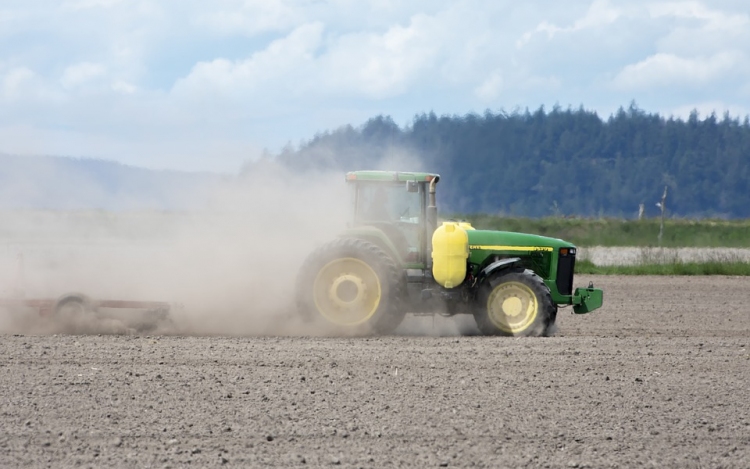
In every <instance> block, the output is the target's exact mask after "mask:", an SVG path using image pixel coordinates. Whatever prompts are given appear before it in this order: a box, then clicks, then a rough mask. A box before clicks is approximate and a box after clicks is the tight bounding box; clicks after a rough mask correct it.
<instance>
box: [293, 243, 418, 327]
mask: <svg viewBox="0 0 750 469" xmlns="http://www.w3.org/2000/svg"><path fill="white" fill-rule="evenodd" d="M404 284H405V280H404V279H403V273H402V272H401V271H400V270H399V269H398V267H397V266H396V264H395V262H394V261H393V259H391V257H390V256H389V255H388V254H386V253H385V251H383V250H382V249H381V248H380V247H378V246H376V245H375V244H372V243H370V242H368V241H365V240H362V239H356V238H340V239H336V240H334V241H332V242H330V243H328V244H326V245H324V246H322V247H321V248H319V249H318V250H317V251H315V252H313V253H312V254H311V255H310V257H308V258H307V260H306V261H305V262H304V264H303V266H302V268H301V270H300V273H299V276H298V278H297V306H298V309H299V311H300V313H302V314H303V317H305V318H308V319H315V320H322V321H323V322H324V323H325V324H327V325H328V326H331V327H333V328H334V329H336V330H337V332H344V333H353V334H368V333H381V334H382V333H385V334H387V333H390V332H393V330H395V329H396V327H398V325H399V324H400V323H401V321H402V320H403V318H404V310H403V308H402V307H401V306H402V305H401V304H400V303H401V298H402V291H403V288H404Z"/></svg>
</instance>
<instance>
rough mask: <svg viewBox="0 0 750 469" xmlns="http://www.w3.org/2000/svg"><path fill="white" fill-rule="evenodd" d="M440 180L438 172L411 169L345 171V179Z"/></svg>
mask: <svg viewBox="0 0 750 469" xmlns="http://www.w3.org/2000/svg"><path fill="white" fill-rule="evenodd" d="M433 179H435V182H437V181H439V180H440V175H439V174H434V173H415V172H411V171H350V172H348V173H346V180H347V181H379V182H388V181H393V182H405V181H432V180H433Z"/></svg>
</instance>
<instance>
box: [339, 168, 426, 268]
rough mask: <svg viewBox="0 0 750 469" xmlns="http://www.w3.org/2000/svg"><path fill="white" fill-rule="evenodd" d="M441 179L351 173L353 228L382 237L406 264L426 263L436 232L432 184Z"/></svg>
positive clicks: (386, 244) (400, 174)
mask: <svg viewBox="0 0 750 469" xmlns="http://www.w3.org/2000/svg"><path fill="white" fill-rule="evenodd" d="M438 178H439V176H438V175H436V174H428V173H412V172H394V171H355V172H350V173H347V175H346V180H347V182H349V183H350V184H351V186H352V188H353V190H354V217H353V223H352V226H351V227H350V228H351V229H353V230H357V231H359V230H370V232H371V235H372V237H377V238H380V239H378V240H377V241H378V244H381V245H384V246H383V247H385V248H387V249H388V250H390V251H392V252H393V253H394V254H395V255H396V256H397V257H398V258H400V259H401V260H402V261H403V263H405V264H414V266H415V267H416V266H417V264H419V265H422V266H423V265H424V264H425V262H426V260H427V259H426V258H427V256H426V254H427V252H428V247H429V246H428V243H429V242H430V239H431V236H432V231H434V228H433V229H430V228H429V226H430V225H431V224H430V223H427V220H426V218H427V217H426V213H427V207H428V203H429V200H428V193H429V185H430V182H432V181H433V180H434V181H437V179H438ZM433 187H434V186H433ZM371 230H377V231H379V232H381V233H382V234H378V233H376V232H375V231H371ZM389 244H392V246H390V245H389Z"/></svg>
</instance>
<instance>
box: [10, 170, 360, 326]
mask: <svg viewBox="0 0 750 469" xmlns="http://www.w3.org/2000/svg"><path fill="white" fill-rule="evenodd" d="M348 189H349V188H347V187H346V184H345V182H344V177H343V174H342V173H341V172H340V171H337V172H333V171H330V172H317V173H315V172H308V173H306V174H295V173H294V172H292V171H289V170H286V169H284V168H282V167H280V166H278V165H275V164H273V163H267V164H258V165H254V166H253V167H252V168H250V169H249V170H248V171H246V172H244V173H243V174H242V175H240V176H233V177H226V178H225V179H224V180H223V181H221V183H220V184H216V185H215V187H214V188H213V190H212V191H211V192H210V194H209V195H208V197H205V198H204V200H203V201H202V204H201V205H200V206H199V207H197V208H196V209H194V210H182V211H164V212H160V211H154V210H138V211H111V210H108V211H104V210H64V211H62V210H49V211H44V210H4V211H3V213H2V217H3V221H2V225H1V226H2V228H0V242H2V244H0V259H2V262H1V263H0V265H1V267H0V285H1V287H0V297H2V298H3V300H2V301H3V303H2V305H1V306H0V331H2V332H26V333H50V332H82V333H91V332H99V333H109V332H111V333H122V332H127V331H128V327H129V326H128V323H129V322H132V321H128V319H129V318H128V316H130V318H133V317H139V316H140V314H139V312H138V311H129V310H120V309H118V310H112V311H109V310H108V311H107V314H108V315H109V316H111V318H113V319H109V320H107V321H101V322H100V323H99V324H97V326H96V327H95V328H93V329H92V328H91V327H90V324H88V323H87V322H84V323H81V324H77V325H75V324H70V323H68V324H66V326H65V327H60V325H59V324H57V325H56V324H54V321H50V320H49V319H50V318H47V317H40V316H39V315H38V314H34V313H35V312H36V310H37V308H30V307H28V305H29V302H28V300H38V299H47V300H50V301H55V300H57V299H58V298H60V297H61V296H62V295H66V294H70V293H71V292H76V293H80V294H82V295H85V296H86V297H88V298H91V299H96V300H98V299H116V300H131V301H132V300H135V301H162V302H167V303H170V304H171V306H172V307H171V311H170V323H169V324H167V325H159V327H160V328H161V329H159V331H160V332H170V331H171V332H172V333H176V334H222V335H248V334H265V333H295V325H294V321H295V319H294V318H295V316H294V314H293V312H294V280H295V277H296V274H297V270H298V268H299V266H300V265H301V263H302V261H303V260H304V258H305V257H306V256H307V255H308V254H309V253H310V252H311V251H312V250H313V249H314V248H315V247H316V246H318V245H320V244H322V243H323V242H325V241H328V240H330V239H332V238H333V237H335V236H336V235H337V234H338V233H340V232H341V230H342V229H344V228H345V226H346V220H347V216H348V213H349V204H350V202H349V199H350V197H349V194H348ZM78 190H79V191H80V187H79V188H78ZM115 319H118V320H119V322H118V321H116V320H115ZM120 324H122V325H120ZM303 332H305V333H307V332H306V331H303Z"/></svg>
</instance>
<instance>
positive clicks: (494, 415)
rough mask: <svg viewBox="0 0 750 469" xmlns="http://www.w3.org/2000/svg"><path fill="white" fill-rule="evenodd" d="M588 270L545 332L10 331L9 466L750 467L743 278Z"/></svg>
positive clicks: (2, 448)
mask: <svg viewBox="0 0 750 469" xmlns="http://www.w3.org/2000/svg"><path fill="white" fill-rule="evenodd" d="M589 280H594V283H595V284H596V285H597V286H599V287H602V288H604V289H605V306H604V308H602V309H601V310H599V311H596V312H594V313H591V314H589V315H584V316H574V315H572V314H570V313H569V312H568V311H569V310H561V312H560V315H559V317H558V324H559V332H558V333H557V335H555V336H554V337H550V338H530V339H513V338H495V337H478V336H460V335H451V334H452V332H451V331H455V330H458V329H457V328H455V327H453V328H452V329H451V327H450V326H446V323H445V320H441V321H436V322H435V325H433V322H432V320H431V319H429V318H422V319H416V320H410V321H409V323H408V324H406V325H405V326H404V328H403V329H402V331H403V333H402V335H396V336H390V337H377V338H321V337H273V336H262V337H231V338H228V337H188V336H174V335H172V336H144V335H77V336H76V335H46V336H44V335H41V336H29V335H13V334H5V335H2V336H0V417H1V420H0V467H34V468H36V467H52V468H60V467H159V468H161V467H218V466H224V467H320V466H324V467H329V466H341V467H399V466H413V467H597V468H598V467H628V468H630V467H681V468H682V467H696V468H698V467H738V468H742V467H750V352H749V351H750V306H748V303H749V302H750V279H747V278H726V277H723V278H719V277H702V278H697V277H691V278H669V277H590V278H589V277H586V278H585V279H584V278H579V279H578V282H577V283H579V284H581V283H583V284H585V283H587V282H588V281H589ZM584 282H585V283H584Z"/></svg>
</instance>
